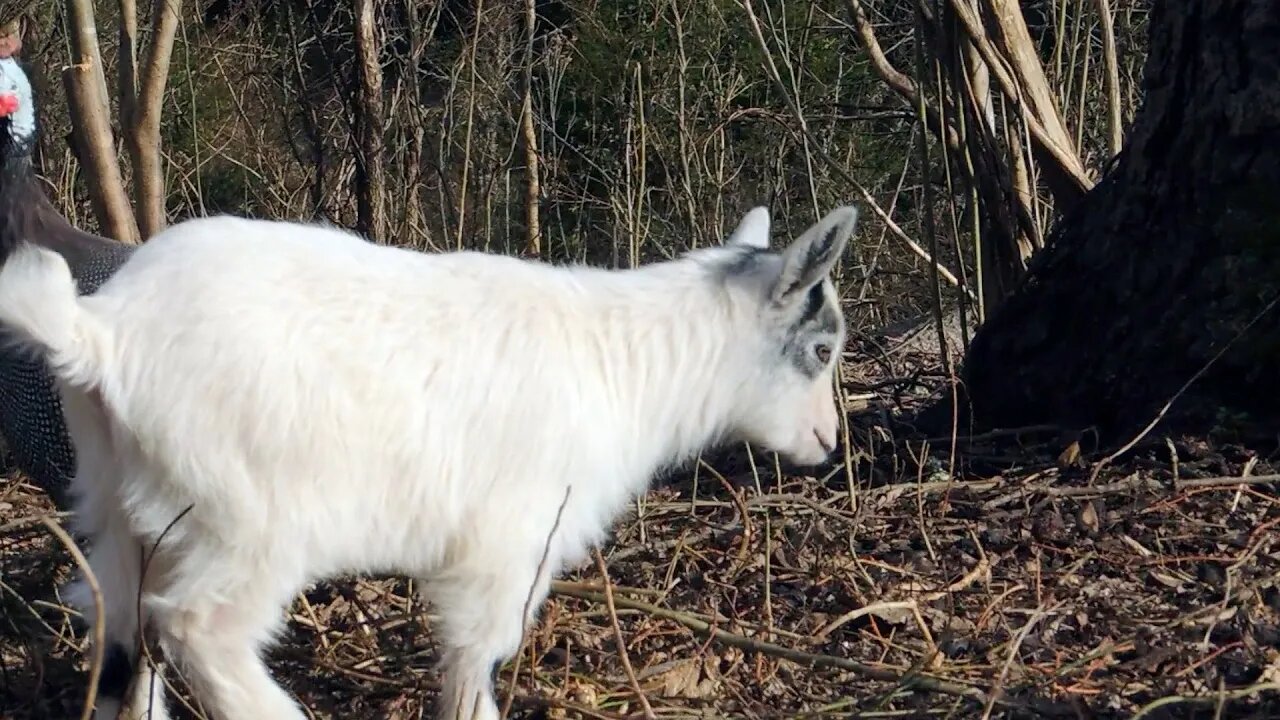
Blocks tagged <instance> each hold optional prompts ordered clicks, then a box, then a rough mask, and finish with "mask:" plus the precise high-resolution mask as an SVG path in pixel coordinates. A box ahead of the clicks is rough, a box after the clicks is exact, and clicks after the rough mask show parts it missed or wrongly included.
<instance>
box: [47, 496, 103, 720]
mask: <svg viewBox="0 0 1280 720" xmlns="http://www.w3.org/2000/svg"><path fill="white" fill-rule="evenodd" d="M40 522H42V523H44V526H45V527H47V528H49V532H51V533H53V535H54V537H56V538H58V541H59V542H61V543H62V544H63V546H64V547H66V548H67V552H69V553H71V557H72V559H74V560H75V561H76V565H77V566H78V567H79V568H80V572H81V573H82V574H83V575H84V581H85V582H86V583H88V585H89V592H90V593H92V594H93V620H94V621H93V648H92V651H93V657H92V659H91V660H90V663H89V688H88V690H86V691H85V698H84V710H82V711H81V712H80V720H90V718H92V717H93V706H94V704H95V703H96V702H97V699H98V680H99V678H101V677H102V658H103V655H104V654H105V651H106V643H107V638H106V617H105V616H106V611H105V610H104V609H103V604H102V588H101V587H100V586H99V585H98V576H97V575H94V574H93V568H91V567H89V561H88V560H86V559H85V557H84V554H83V553H81V552H80V548H79V547H77V546H76V541H75V540H72V539H71V536H70V535H68V534H67V531H66V530H63V529H62V527H61V526H60V525H58V523H56V522H54V521H53V520H52V519H51V518H49V517H48V516H45V517H42V518H40Z"/></svg>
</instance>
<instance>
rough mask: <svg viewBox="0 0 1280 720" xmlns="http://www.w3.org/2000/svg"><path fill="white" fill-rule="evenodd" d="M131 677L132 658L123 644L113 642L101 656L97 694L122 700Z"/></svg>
mask: <svg viewBox="0 0 1280 720" xmlns="http://www.w3.org/2000/svg"><path fill="white" fill-rule="evenodd" d="M132 679H133V660H131V659H130V658H129V651H128V650H126V649H125V647H124V645H121V644H120V643H118V642H113V643H111V644H110V645H108V646H107V649H106V652H105V653H104V654H103V658H102V674H101V675H100V676H99V677H98V694H99V695H101V696H103V697H105V698H110V699H112V700H123V699H124V694H125V691H127V690H128V689H129V681H130V680H132Z"/></svg>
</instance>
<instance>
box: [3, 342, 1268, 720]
mask: <svg viewBox="0 0 1280 720" xmlns="http://www.w3.org/2000/svg"><path fill="white" fill-rule="evenodd" d="M917 360H919V358H906V357H902V356H898V357H888V358H886V357H883V356H881V357H879V358H878V359H877V360H876V361H875V362H873V363H868V364H866V365H862V366H849V367H847V368H846V372H845V373H844V376H845V377H846V378H856V379H857V381H858V382H857V383H856V384H853V383H851V384H850V386H849V387H850V389H851V390H857V391H861V390H863V389H865V388H867V387H878V388H879V389H878V390H876V392H875V393H874V396H873V397H872V399H871V401H870V404H869V406H868V407H867V408H865V409H864V410H862V411H859V412H857V413H855V414H854V415H853V416H852V418H851V420H852V421H851V428H850V430H851V433H852V435H853V437H854V447H855V448H857V457H855V458H853V462H852V463H850V464H848V465H845V466H842V467H841V468H838V469H836V470H833V472H832V474H831V475H830V476H828V477H825V478H800V477H790V476H780V475H778V474H777V473H776V472H775V471H774V470H770V469H769V468H767V467H766V466H765V465H766V464H767V463H769V462H772V461H771V460H767V459H766V458H765V457H764V456H758V457H755V458H754V462H753V459H752V458H750V457H747V456H745V454H743V453H731V454H729V455H727V456H726V457H725V458H722V459H719V460H716V461H714V462H709V463H708V464H704V465H701V466H699V468H697V472H696V474H686V475H682V476H678V477H673V478H669V479H668V480H667V481H665V482H662V483H660V484H659V486H658V487H657V488H655V489H654V491H653V492H652V493H651V494H650V495H648V496H647V497H646V498H645V499H644V501H643V503H641V504H640V506H639V507H638V508H637V511H636V512H634V513H632V515H631V516H630V517H628V518H626V519H624V520H623V521H621V522H620V523H619V524H618V526H617V528H616V533H615V537H614V540H613V541H612V542H611V543H610V544H609V546H608V547H607V548H606V552H605V554H604V557H605V560H606V563H607V566H608V575H609V578H610V581H611V583H612V585H611V588H610V589H611V591H612V595H613V605H614V608H615V611H614V612H612V613H611V612H610V611H609V609H608V608H609V603H608V602H607V601H606V594H605V587H604V585H603V580H602V577H601V573H600V572H599V570H598V568H597V567H595V566H591V565H589V566H585V567H582V568H579V569H577V570H576V571H575V572H572V573H570V574H569V575H568V576H566V577H565V578H564V580H562V581H561V582H559V583H557V585H556V587H555V592H554V594H553V596H552V598H551V600H550V601H549V603H548V604H547V605H546V607H545V608H544V611H543V613H542V620H541V622H540V623H539V624H538V625H537V626H536V627H534V628H532V629H531V630H530V632H529V633H528V634H527V636H526V643H525V646H524V649H523V651H522V656H521V659H520V662H519V663H518V675H519V676H518V677H517V678H513V677H512V668H513V666H517V664H516V663H514V662H513V663H509V664H508V666H507V667H506V668H505V669H504V670H503V672H502V674H501V689H502V690H501V691H502V693H503V695H504V698H503V699H504V700H505V695H506V693H508V692H510V691H512V689H514V698H513V708H512V712H511V716H512V717H519V718H533V717H566V716H567V717H601V718H617V717H641V716H642V712H643V710H642V706H641V704H640V703H638V702H637V701H636V697H635V690H634V689H633V686H638V687H639V688H640V690H641V691H642V692H643V693H644V694H645V696H646V699H647V701H648V704H649V705H650V706H651V707H652V713H653V716H655V717H659V718H669V717H695V716H696V717H750V718H778V717H788V718H793V717H875V718H898V717H957V718H970V717H972V718H977V717H1134V716H1135V715H1136V714H1141V713H1143V712H1145V715H1143V716H1144V717H1193V716H1194V717H1237V718H1241V717H1274V716H1275V715H1276V714H1277V712H1278V711H1280V696H1277V694H1276V692H1275V688H1276V687H1277V683H1280V557H1278V556H1277V544H1276V542H1275V538H1276V533H1275V531H1274V527H1275V525H1276V524H1278V523H1280V502H1278V501H1277V495H1276V491H1277V487H1280V485H1277V481H1276V479H1275V478H1271V479H1270V480H1269V481H1268V480H1266V479H1265V478H1263V479H1261V480H1252V481H1250V482H1246V483H1240V482H1236V480H1235V478H1238V477H1240V476H1241V475H1242V474H1246V473H1247V474H1249V475H1251V476H1255V477H1259V478H1262V476H1264V475H1267V474H1269V473H1271V472H1272V471H1273V469H1272V467H1271V466H1270V465H1269V464H1268V460H1267V459H1266V458H1265V457H1261V456H1259V455H1258V454H1256V453H1254V452H1252V451H1250V450H1247V449H1245V448H1244V447H1241V446H1239V445H1235V444H1230V443H1227V442H1222V441H1216V440H1192V439H1172V440H1165V439H1159V440H1157V441H1155V442H1153V443H1151V444H1150V445H1149V446H1147V447H1146V448H1145V449H1140V451H1139V452H1138V453H1137V454H1136V455H1135V456H1134V457H1132V458H1131V459H1129V460H1127V461H1124V462H1121V463H1117V464H1115V465H1113V466H1110V467H1108V468H1107V469H1106V470H1105V471H1104V473H1103V474H1102V476H1101V477H1099V478H1098V479H1097V481H1096V482H1095V484H1094V485H1093V486H1088V485H1087V483H1088V479H1089V475H1090V472H1089V470H1090V469H1089V467H1087V466H1085V465H1084V464H1083V463H1081V462H1076V463H1068V462H1066V461H1067V460H1071V454H1070V453H1066V454H1065V455H1064V456H1063V457H1060V458H1055V456H1057V455H1059V451H1060V450H1062V447H1061V445H1062V443H1061V442H1059V441H1057V440H1051V441H1044V440H1042V439H1037V436H1036V435H1034V434H1033V433H1024V434H1019V433H1004V434H998V435H995V436H988V437H987V438H977V439H972V440H964V439H962V441H961V442H960V443H958V449H959V450H961V452H959V453H958V454H957V456H956V457H957V460H956V462H957V468H956V472H955V474H954V476H953V475H952V474H951V473H948V472H947V465H948V464H949V463H950V462H951V460H950V458H951V453H949V452H948V445H949V442H948V441H946V440H942V441H938V442H936V443H935V446H936V448H937V449H936V450H931V451H928V452H926V448H925V447H923V445H924V444H923V443H922V442H917V441H910V440H904V439H897V438H894V437H893V436H892V435H891V432H890V431H889V430H888V429H886V428H885V427H884V425H883V423H881V422H879V420H878V418H880V417H881V416H882V415H884V414H885V413H886V412H888V411H890V410H895V409H896V406H899V405H902V404H910V403H912V402H915V401H916V398H917V397H918V394H916V393H912V392H899V389H900V388H902V387H904V386H905V385H907V384H909V383H907V382H906V381H902V380H894V378H893V377H892V376H893V375H894V373H895V372H898V373H900V372H902V368H906V367H919V363H918V362H917ZM917 375H919V373H917ZM917 393H918V391H917ZM1040 437H1041V438H1043V435H1041V436H1040ZM713 466H714V469H713ZM984 468H985V469H984ZM997 469H998V470H997ZM953 477H954V479H952V478H953ZM1197 478H1199V480H1196V479H1197ZM1207 478H1218V479H1217V480H1212V479H1207ZM1189 481H1193V482H1189ZM851 483H852V489H851ZM48 509H49V506H48V504H47V501H46V500H45V499H44V498H43V497H42V496H40V495H39V494H38V493H36V492H35V491H34V490H31V489H30V488H29V486H26V485H24V484H22V483H19V482H12V483H10V484H8V485H7V486H6V488H5V490H4V493H3V495H2V496H0V515H2V516H3V517H4V518H6V521H5V522H4V523H0V526H2V527H0V531H2V535H0V570H2V571H3V576H2V577H0V582H2V585H0V593H2V599H0V627H3V631H2V632H0V636H2V637H3V640H2V641H0V658H2V660H3V663H2V670H3V672H2V673H0V717H3V718H6V719H12V720H33V719H35V718H66V717H75V716H78V715H79V713H80V711H81V705H82V702H83V698H84V688H85V683H86V682H87V677H88V673H87V661H86V654H85V652H84V632H83V627H82V625H81V624H80V623H79V621H78V620H77V619H75V618H74V617H73V613H72V612H71V611H70V610H68V609H66V608H64V607H63V606H62V605H61V604H60V603H59V600H58V598H57V595H56V593H55V589H54V588H55V582H57V581H60V580H62V579H64V578H65V576H66V574H67V573H68V572H69V570H70V568H71V566H72V560H71V558H70V556H69V555H68V554H67V552H66V550H65V549H64V548H63V546H62V545H60V544H59V542H58V541H57V540H56V539H55V538H54V537H53V536H52V535H50V533H49V532H48V531H47V530H46V529H45V528H44V527H43V526H42V525H41V523H40V522H38V521H35V520H27V521H24V520H23V519H24V518H33V517H35V516H37V515H38V514H40V513H43V512H47V511H48ZM412 598H413V593H412V588H411V587H410V586H409V584H408V583H407V582H406V581H404V580H400V579H396V578H379V579H363V580H356V581H343V582H336V583H324V584H321V585H319V586H318V587H316V588H314V589H313V590H311V591H310V592H308V593H307V594H306V595H305V597H304V598H300V599H299V601H298V602H296V603H295V604H294V606H293V608H292V609H291V622H290V628H289V633H288V635H287V636H286V639H285V642H284V644H283V645H282V646H281V647H280V648H279V649H278V650H277V651H276V652H275V653H274V654H273V656H272V664H273V666H274V668H275V669H276V671H277V673H278V675H279V677H281V678H282V679H283V681H284V682H286V683H287V684H288V686H289V687H290V688H291V689H292V690H293V692H295V693H296V694H297V695H298V697H299V698H300V699H301V700H302V701H303V702H304V703H305V704H306V705H307V706H309V707H310V708H311V709H312V710H313V711H314V713H315V715H316V716H317V717H361V718H373V717H377V718H418V717H423V716H428V717H429V716H430V713H431V707H432V704H431V703H432V697H433V694H434V692H435V689H436V687H437V682H438V678H437V675H436V673H435V671H434V669H433V662H434V658H435V650H434V646H433V644H432V640H431V625H432V616H431V612H430V609H429V608H427V607H424V606H423V605H422V604H420V603H419V602H418V601H417V600H415V599H412ZM615 624H616V628H617V630H620V632H621V635H622V637H623V639H624V641H625V644H626V653H627V655H628V657H629V659H630V663H631V665H632V666H633V668H634V678H628V673H627V672H626V670H625V669H624V667H623V664H622V662H621V660H620V655H619V652H618V646H617V643H616V636H615ZM513 682H514V684H513ZM1178 696H1181V697H1182V698H1183V699H1182V700H1178V699H1177V697H1178ZM1193 697H1194V698H1196V699H1194V700H1192V699H1191V698H1193ZM1162 699H1163V700H1162ZM1159 703H1163V704H1159ZM1144 708H1145V710H1144Z"/></svg>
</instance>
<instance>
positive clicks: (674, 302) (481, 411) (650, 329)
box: [0, 207, 857, 720]
mask: <svg viewBox="0 0 1280 720" xmlns="http://www.w3.org/2000/svg"><path fill="white" fill-rule="evenodd" d="M856 221H857V211H856V209H854V208H852V207H846V208H841V209H839V210H836V211H834V212H832V213H831V214H829V215H827V216H826V217H824V218H823V219H822V220H820V221H819V222H818V223H817V224H815V225H814V226H813V227H811V228H809V229H808V230H807V231H806V232H805V233H804V234H802V235H801V236H800V237H799V238H797V239H796V240H795V241H794V242H793V243H792V244H791V245H790V246H789V247H787V248H786V249H784V250H782V251H781V252H774V251H770V250H769V249H768V244H769V215H768V211H767V210H766V209H764V208H756V209H755V210H753V211H751V212H750V213H748V214H747V215H746V216H745V217H744V219H743V220H742V221H741V223H740V224H739V226H738V228H737V229H736V230H735V231H734V233H733V235H732V236H731V237H730V238H729V239H728V240H727V241H726V243H725V245H724V246H722V247H713V248H705V249H700V250H696V251H693V252H690V253H688V254H686V255H684V256H683V257H681V258H679V259H676V260H673V261H669V262H661V263H655V264H651V265H646V266H643V267H640V268H637V269H631V270H614V271H610V270H603V269H596V268H588V267H556V266H551V265H547V264H543V263H539V262H531V261H523V260H519V259H515V258H511V257H502V256H495V255H488V254H481V253H474V252H457V253H445V254H425V253H419V252H412V251H407V250H401V249H393V248H390V247H382V246H377V245H373V244H370V243H368V242H366V241H364V240H362V239H360V238H359V237H356V236H354V235H351V234H348V233H345V232H341V231H339V230H335V229H329V228H322V227H315V226H306V225H300V224H292V223H283V222H268V221H254V220H245V219H238V218H231V217H217V218H207V219H200V220H191V221H187V222H183V223H180V224H177V225H174V226H172V227H170V228H169V229H167V230H165V231H163V232H161V233H160V234H158V235H156V236H155V237H154V238H152V239H151V240H150V241H148V242H147V243H146V244H144V245H142V246H141V247H140V248H139V249H138V250H137V252H136V253H135V254H134V255H133V257H132V258H131V259H130V260H129V261H128V262H127V263H125V264H124V266H123V267H122V268H121V269H120V270H119V271H118V272H117V273H116V275H115V276H114V277H112V278H111V280H110V281H108V282H107V283H106V284H105V285H103V286H102V288H101V289H100V290H98V292H97V293H96V294H94V295H91V296H85V297H77V295H76V290H75V284H74V283H73V282H72V279H71V275H70V274H69V273H68V271H67V266H66V263H65V262H64V261H63V260H62V258H60V257H59V256H58V255H56V254H54V253H51V252H47V251H44V250H41V249H38V248H36V247H35V246H30V245H24V246H22V247H20V248H18V249H17V250H15V252H14V254H13V255H12V256H11V257H10V258H8V259H7V262H6V263H5V264H4V267H3V270H0V322H2V323H4V324H5V325H7V326H9V327H10V328H11V329H13V330H16V331H18V334H19V336H20V338H19V339H18V340H15V341H14V342H17V343H19V344H22V345H24V346H26V347H30V348H32V349H33V350H38V351H39V352H41V353H44V354H45V355H46V357H47V358H48V360H49V363H50V366H51V368H52V369H53V371H54V373H55V375H56V376H57V377H58V378H59V380H60V383H61V392H62V393H63V395H64V397H65V398H66V408H67V410H66V412H67V416H68V425H69V428H70V430H71V433H72V436H73V438H74V440H75V442H76V447H77V456H78V458H79V469H78V477H77V478H76V488H75V490H76V493H77V495H78V496H79V497H78V515H79V519H78V523H79V529H80V530H81V531H82V532H84V533H86V534H87V535H89V536H91V537H92V538H93V539H94V544H93V548H92V553H91V555H90V563H91V566H92V567H93V569H94V571H95V574H96V575H97V576H98V577H99V579H100V581H101V583H102V586H103V591H104V595H105V597H104V600H105V603H106V607H107V612H106V627H105V633H106V637H107V638H108V644H109V648H110V649H109V654H112V655H114V656H115V657H116V659H117V660H120V659H121V658H124V657H125V656H126V654H127V658H126V659H127V662H129V663H133V662H136V660H137V655H136V649H135V642H134V640H135V637H136V633H137V631H138V628H139V619H138V618H137V617H136V613H135V608H136V607H137V604H136V603H137V588H138V587H142V589H143V595H142V602H141V607H142V612H143V615H144V618H143V619H144V622H143V623H142V624H143V625H144V626H149V627H150V628H152V629H154V630H155V631H156V633H157V635H158V638H159V640H160V644H161V647H163V649H164V651H165V654H166V655H167V656H168V657H169V658H170V659H173V660H175V661H176V662H177V664H178V667H179V668H181V669H182V670H183V672H184V674H185V676H186V677H187V679H188V680H189V681H191V686H192V689H193V692H194V693H195V695H196V697H197V698H198V699H199V700H200V701H201V702H202V703H203V705H204V706H205V708H206V709H207V710H208V711H209V712H210V713H211V715H212V717H214V718H218V719H219V720H243V719H245V718H270V719H272V720H302V718H304V717H305V715H304V714H303V712H302V711H301V709H300V708H299V706H298V705H297V704H296V702H295V701H294V700H293V699H292V698H291V697H290V695H289V694H287V693H286V692H285V691H284V690H283V689H282V688H281V687H280V686H278V685H277V684H276V683H275V682H274V681H273V679H272V678H271V676H270V674H269V672H268V670H267V667H266V665H265V664H264V663H263V661H262V659H261V656H260V654H261V652H262V650H263V649H264V647H265V646H266V645H267V644H268V643H269V642H270V641H271V640H272V638H273V635H274V634H276V633H277V632H279V631H280V630H281V629H282V627H283V617H282V612H281V611H282V609H283V608H284V607H285V606H287V605H288V603H290V601H291V600H292V599H293V598H294V597H295V596H296V594H297V593H298V592H299V591H300V590H302V589H303V588H304V587H305V586H306V585H307V584H308V583H310V582H312V581H315V580H317V579H321V578H327V577H333V576H335V575H339V574H348V573H371V572H394V573H401V574H405V575H409V576H411V577H415V578H418V579H419V580H420V582H421V586H422V588H423V593H424V596H425V597H426V598H427V599H428V600H430V601H431V602H433V603H434V604H435V607H436V609H437V611H438V612H439V614H440V616H441V618H442V623H441V626H440V627H439V628H438V633H439V635H438V638H439V640H440V642H441V644H442V646H443V648H444V649H445V650H444V653H443V657H442V667H443V670H444V673H445V683H444V692H443V695H442V697H441V700H440V705H439V712H440V714H441V716H442V717H446V718H474V719H477V720H492V719H493V718H496V717H497V716H498V709H497V705H496V704H495V700H494V691H493V679H492V673H493V671H494V670H495V669H496V667H497V666H498V665H499V664H500V663H501V662H502V661H504V660H506V659H507V658H509V657H510V656H511V655H512V654H513V653H514V652H515V651H516V650H517V649H518V646H519V643H520V641H521V630H522V623H523V622H525V621H528V622H530V623H532V622H533V620H534V619H535V617H536V615H537V611H538V609H539V607H540V606H541V604H542V601H543V600H544V599H545V597H546V595H547V592H548V585H549V582H550V579H551V577H552V576H553V575H554V574H556V573H558V572H560V571H561V570H562V569H563V568H565V567H566V566H569V565H573V564H576V563H579V562H581V561H582V560H584V559H585V558H586V555H587V553H588V551H589V548H590V547H592V546H594V545H595V544H597V543H599V542H601V541H602V540H603V539H604V538H605V536H606V533H607V531H608V528H609V527H610V524H611V523H612V522H613V521H614V520H615V519H616V517H617V516H618V514H619V513H620V512H621V511H622V510H623V509H624V508H625V507H626V504H627V502H628V500H629V499H631V498H633V497H634V496H635V495H636V494H637V493H641V492H643V491H644V490H645V488H646V487H647V484H648V482H649V480H650V478H651V477H652V476H653V475H654V474H655V473H656V472H658V471H660V470H662V469H664V468H669V467H671V466H673V465H676V464H679V463H682V462H685V461H688V460H690V459H692V458H693V457H694V456H695V455H696V454H697V453H699V452H700V451H702V450H704V449H706V448H708V446H710V445H713V444H716V443H721V442H726V441H749V442H753V443H757V444H759V445H761V446H763V447H765V448H768V449H773V450H776V451H778V452H779V453H780V454H782V455H783V456H784V457H786V458H788V459H789V460H791V461H792V462H794V463H796V464H800V465H813V464H817V463H820V462H822V461H824V460H825V459H826V458H828V456H829V455H830V453H831V452H832V450H833V448H834V446H835V444H836V438H837V434H838V429H839V416H838V413H837V409H836V403H835V399H834V388H833V383H832V372H833V366H834V364H835V362H836V359H837V358H838V355H839V350H840V348H841V346H842V345H843V342H844V333H845V329H844V318H843V315H842V313H841V309H840V305H839V302H838V299H837V295H836V292H835V289H834V287H833V285H832V282H831V280H830V279H829V277H828V275H829V271H830V270H831V268H832V266H833V265H834V263H835V262H836V260H837V258H838V257H839V256H840V254H841V251H842V250H843V248H844V247H845V244H846V242H847V240H848V239H849V237H850V235H851V233H852V232H853V229H854V226H855V224H856ZM566 493H568V500H567V504H566V505H565V507H564V510H563V515H562V518H561V520H560V523H559V527H558V530H557V531H556V533H555V534H554V536H553V537H552V538H551V540H550V544H549V550H548V551H547V556H546V564H545V567H544V569H543V571H542V572H541V573H539V572H538V568H539V564H540V561H542V559H543V553H544V547H546V546H547V542H548V540H547V538H548V535H549V533H550V531H551V529H552V527H553V525H554V524H555V522H556V516H557V511H558V510H559V508H560V506H561V503H562V502H563V501H564V500H565V497H566ZM188 509H189V511H188V512H186V514H185V515H184V514H183V513H184V511H187V510H188ZM179 516H181V518H180V519H179ZM175 520H176V522H175ZM170 526H171V527H170ZM162 535H163V537H162ZM157 543H158V546H157V549H156V551H155V555H154V558H153V559H152V560H151V564H150V565H149V569H148V572H147V577H146V578H145V582H141V585H140V581H141V580H142V579H141V578H140V577H139V575H140V570H141V566H140V564H139V556H140V553H141V551H142V548H144V547H145V548H147V549H148V551H149V550H150V548H152V546H153V545H157ZM531 592H532V595H533V598H532V602H530V603H529V607H530V608H531V610H530V612H529V613H528V615H527V616H526V614H525V612H524V607H525V605H526V601H527V599H528V596H529V594H530V593H531ZM83 598H84V595H83V594H82V599H81V603H85V601H84V599H83ZM85 604H87V606H88V609H91V608H92V604H91V603H85ZM88 616H92V613H91V612H90V613H88ZM114 703H116V701H115V700H114V699H112V698H107V699H106V700H105V702H104V703H103V705H100V706H99V712H100V713H102V712H103V711H104V705H109V706H110V707H112V708H114V707H117V706H118V705H117V704H114ZM161 714H163V713H161ZM99 717H101V715H99Z"/></svg>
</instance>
